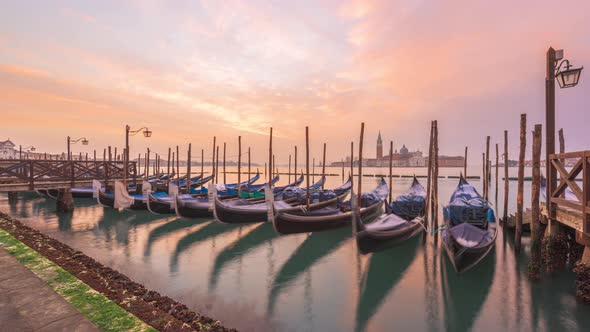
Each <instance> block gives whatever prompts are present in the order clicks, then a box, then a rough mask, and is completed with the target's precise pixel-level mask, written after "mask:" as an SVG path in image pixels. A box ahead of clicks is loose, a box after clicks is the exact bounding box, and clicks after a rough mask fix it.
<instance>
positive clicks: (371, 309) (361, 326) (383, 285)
mask: <svg viewBox="0 0 590 332" xmlns="http://www.w3.org/2000/svg"><path fill="white" fill-rule="evenodd" d="M421 243H422V239H421V238H420V237H414V238H412V239H410V240H408V241H406V242H405V243H403V244H402V245H400V246H398V247H396V250H386V251H380V252H376V253H374V254H372V255H371V258H370V259H369V263H368V266H367V268H366V271H365V273H364V274H363V276H362V279H361V287H360V288H361V289H360V294H359V299H358V304H357V311H356V322H355V330H356V331H364V330H365V326H366V324H367V322H368V321H369V320H370V319H371V317H372V316H373V315H374V314H375V312H376V311H377V310H378V309H379V308H380V307H381V305H382V304H383V301H384V300H385V298H386V297H387V295H388V294H389V292H390V291H391V289H392V288H393V287H394V286H395V285H396V283H397V282H399V281H400V279H401V277H402V275H403V274H404V272H405V271H406V269H407V268H408V266H409V265H410V264H411V263H412V261H413V260H414V258H415V256H416V248H417V247H418V245H419V244H421Z"/></svg>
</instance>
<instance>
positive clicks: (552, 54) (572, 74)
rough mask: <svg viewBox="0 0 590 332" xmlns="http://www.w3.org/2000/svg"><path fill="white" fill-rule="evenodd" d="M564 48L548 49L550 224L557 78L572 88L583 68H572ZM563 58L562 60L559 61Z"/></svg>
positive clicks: (553, 211)
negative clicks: (551, 156)
mask: <svg viewBox="0 0 590 332" xmlns="http://www.w3.org/2000/svg"><path fill="white" fill-rule="evenodd" d="M563 53H564V52H563V50H557V51H556V50H554V49H553V47H549V50H548V51H547V72H546V74H545V75H546V76H545V122H546V126H547V130H546V133H547V139H546V140H545V142H546V143H545V144H546V146H545V153H546V156H545V164H546V174H547V192H546V197H547V212H548V215H549V218H548V219H549V220H550V225H552V221H553V220H554V219H555V214H556V209H555V205H554V204H552V203H551V196H552V194H553V193H552V190H553V189H555V187H556V186H557V172H556V170H555V168H553V167H551V162H550V161H549V156H550V155H551V154H554V153H555V80H556V79H557V82H558V83H559V87H560V88H562V89H565V88H571V87H573V86H576V85H577V84H578V81H579V80H580V74H581V73H582V69H584V67H580V68H572V65H571V64H570V62H569V60H567V59H565V60H564V59H563V58H564V54H563ZM560 60H561V62H559V61H560Z"/></svg>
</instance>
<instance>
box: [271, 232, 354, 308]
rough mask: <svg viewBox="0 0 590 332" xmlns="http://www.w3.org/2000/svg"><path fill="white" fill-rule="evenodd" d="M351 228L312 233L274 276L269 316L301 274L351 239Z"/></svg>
mask: <svg viewBox="0 0 590 332" xmlns="http://www.w3.org/2000/svg"><path fill="white" fill-rule="evenodd" d="M350 234H351V232H350V229H348V228H346V227H345V228H340V229H336V230H333V231H326V232H317V233H311V234H310V235H309V236H308V237H307V239H305V241H303V243H302V244H301V245H300V246H299V247H298V248H297V249H296V250H295V251H294V252H293V254H292V255H291V256H290V257H289V259H288V260H287V261H286V262H285V264H283V266H281V268H280V270H279V272H277V274H276V275H275V277H274V280H273V282H272V285H271V288H270V293H269V296H268V304H267V310H266V312H267V316H270V315H272V313H273V311H274V307H275V304H276V301H277V298H278V296H279V295H280V293H281V292H282V291H283V290H285V289H286V288H288V287H289V286H290V285H291V284H292V283H293V282H294V281H295V280H296V279H297V277H299V275H300V274H301V273H303V272H305V271H307V270H308V269H310V268H311V267H312V266H313V264H314V263H316V262H317V261H319V260H320V259H321V258H322V257H324V256H327V255H329V254H330V253H331V252H333V251H334V250H336V249H338V248H339V247H340V246H341V245H342V244H343V243H344V242H345V240H347V239H350Z"/></svg>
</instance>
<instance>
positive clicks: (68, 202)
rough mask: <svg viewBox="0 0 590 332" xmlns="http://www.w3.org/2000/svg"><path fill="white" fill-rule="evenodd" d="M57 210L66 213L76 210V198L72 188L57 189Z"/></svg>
mask: <svg viewBox="0 0 590 332" xmlns="http://www.w3.org/2000/svg"><path fill="white" fill-rule="evenodd" d="M56 207H57V212H58V213H66V212H72V211H74V198H73V197H72V191H71V189H70V188H61V189H58V190H57V203H56Z"/></svg>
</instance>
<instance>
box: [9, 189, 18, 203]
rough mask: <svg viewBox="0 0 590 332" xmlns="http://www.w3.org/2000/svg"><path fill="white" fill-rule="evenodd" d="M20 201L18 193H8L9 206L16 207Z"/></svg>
mask: <svg viewBox="0 0 590 332" xmlns="http://www.w3.org/2000/svg"><path fill="white" fill-rule="evenodd" d="M17 201H18V191H9V192H8V204H10V205H14V204H16V202H17Z"/></svg>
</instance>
